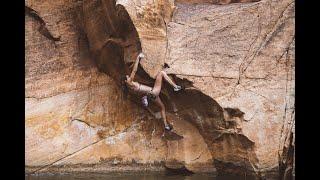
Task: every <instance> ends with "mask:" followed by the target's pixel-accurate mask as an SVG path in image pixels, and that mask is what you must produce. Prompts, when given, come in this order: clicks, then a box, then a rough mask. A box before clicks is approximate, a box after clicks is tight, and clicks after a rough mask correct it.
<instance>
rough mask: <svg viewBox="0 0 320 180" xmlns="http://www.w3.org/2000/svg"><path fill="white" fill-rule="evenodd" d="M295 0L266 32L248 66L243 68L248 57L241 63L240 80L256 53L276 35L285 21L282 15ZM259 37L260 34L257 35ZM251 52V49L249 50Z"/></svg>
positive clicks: (283, 12) (282, 13)
mask: <svg viewBox="0 0 320 180" xmlns="http://www.w3.org/2000/svg"><path fill="white" fill-rule="evenodd" d="M293 3H294V1H292V2H290V3H289V4H288V5H287V6H286V7H285V8H284V10H283V11H282V12H281V13H280V17H279V18H278V19H277V21H276V23H275V24H274V26H273V27H272V28H271V31H270V32H268V33H266V34H265V36H264V38H263V39H264V40H263V41H262V42H261V43H260V45H259V46H258V48H257V50H256V51H255V52H254V53H253V55H252V56H251V58H250V60H249V61H248V62H247V63H246V66H245V67H244V68H242V65H243V64H244V63H245V61H246V59H247V57H245V59H244V60H243V62H242V63H241V64H240V66H239V81H238V83H239V82H240V76H241V75H242V74H243V73H245V71H246V70H247V68H248V67H249V65H250V64H251V63H252V62H253V60H254V59H255V57H256V55H257V54H258V53H259V52H260V51H261V50H262V48H263V47H265V45H266V44H267V43H268V42H269V41H270V39H271V38H272V37H273V36H274V35H273V34H274V33H275V32H276V31H277V28H279V27H281V25H282V24H283V23H285V22H283V21H284V20H285V19H284V20H282V17H283V16H284V14H285V12H286V11H287V10H288V9H289V6H290V5H291V4H293ZM257 37H259V36H257ZM249 52H250V51H249Z"/></svg>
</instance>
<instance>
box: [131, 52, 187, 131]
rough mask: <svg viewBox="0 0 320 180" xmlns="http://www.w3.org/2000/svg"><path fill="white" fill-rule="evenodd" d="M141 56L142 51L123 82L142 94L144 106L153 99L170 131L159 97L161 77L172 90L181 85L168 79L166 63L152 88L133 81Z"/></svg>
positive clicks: (177, 88) (177, 89)
mask: <svg viewBox="0 0 320 180" xmlns="http://www.w3.org/2000/svg"><path fill="white" fill-rule="evenodd" d="M143 58H144V54H143V53H140V54H139V55H138V56H137V59H136V61H135V63H134V66H133V69H132V72H131V74H130V76H129V75H126V78H125V83H126V85H127V87H128V88H130V89H131V90H133V91H134V92H137V93H140V94H142V95H143V97H142V99H141V100H142V104H143V106H144V107H147V106H148V104H149V103H148V100H152V101H154V102H155V103H156V105H157V106H159V107H160V110H161V117H162V119H163V122H164V125H165V129H166V130H168V131H171V130H172V126H171V125H170V124H169V123H168V121H167V119H166V112H165V106H164V104H163V102H162V101H161V99H160V97H159V94H160V91H161V86H162V79H163V78H164V79H165V80H166V81H167V82H168V83H169V84H170V85H171V86H172V87H173V90H174V91H179V90H181V89H182V88H181V86H178V85H177V84H175V83H174V82H173V81H172V80H171V79H170V77H169V76H168V75H167V73H166V72H165V70H166V69H167V68H169V66H168V65H167V64H165V65H164V66H163V69H162V70H161V71H160V72H159V73H158V74H157V76H156V80H155V83H154V86H153V88H152V87H150V86H146V85H144V84H140V83H138V82H135V81H134V80H133V79H134V76H135V74H136V72H137V69H138V65H139V62H140V60H141V59H143Z"/></svg>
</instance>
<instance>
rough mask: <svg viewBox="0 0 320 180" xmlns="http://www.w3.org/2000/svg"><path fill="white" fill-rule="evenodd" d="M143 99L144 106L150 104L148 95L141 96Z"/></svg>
mask: <svg viewBox="0 0 320 180" xmlns="http://www.w3.org/2000/svg"><path fill="white" fill-rule="evenodd" d="M141 100H142V104H143V106H144V107H147V106H148V104H149V103H148V97H147V96H143V97H142V98H141Z"/></svg>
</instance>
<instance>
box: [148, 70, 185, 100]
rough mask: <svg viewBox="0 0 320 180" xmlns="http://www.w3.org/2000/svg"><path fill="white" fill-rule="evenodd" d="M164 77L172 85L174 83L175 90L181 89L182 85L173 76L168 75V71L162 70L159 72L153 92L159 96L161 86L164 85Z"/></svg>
mask: <svg viewBox="0 0 320 180" xmlns="http://www.w3.org/2000/svg"><path fill="white" fill-rule="evenodd" d="M162 78H164V79H165V80H166V81H167V82H168V83H169V84H170V85H172V86H173V87H174V90H175V91H179V90H180V89H181V86H178V85H177V84H176V83H174V82H173V81H172V80H171V78H170V77H169V76H168V75H167V73H166V72H164V71H160V72H159V73H158V74H157V77H156V81H155V83H154V86H153V90H152V92H153V94H154V95H156V96H158V95H159V94H160V91H161V86H162Z"/></svg>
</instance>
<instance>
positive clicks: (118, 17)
mask: <svg viewBox="0 0 320 180" xmlns="http://www.w3.org/2000/svg"><path fill="white" fill-rule="evenodd" d="M25 19H26V25H25V26H26V34H25V37H26V44H25V47H26V64H25V71H26V80H25V83H26V100H25V103H26V123H25V127H26V135H25V138H26V141H25V146H26V165H27V167H28V168H27V170H28V171H29V170H30V172H32V171H35V170H36V171H42V170H46V169H50V168H53V167H60V166H68V167H69V166H70V167H74V168H75V167H91V169H92V167H95V166H97V165H101V164H102V165H109V164H113V165H114V164H117V165H118V164H123V165H124V164H125V165H130V164H138V165H142V166H144V165H149V166H159V167H163V165H164V166H166V167H168V168H181V167H186V168H187V169H188V170H191V171H193V172H203V171H206V172H213V171H216V170H217V171H218V172H220V173H224V172H232V173H243V172H247V173H250V172H251V173H254V174H256V175H257V176H264V174H265V173H266V172H280V173H281V176H284V175H285V176H288V174H291V172H292V168H293V167H292V166H293V165H292V164H293V161H294V159H293V154H294V67H295V64H294V44H295V43H294V38H295V36H294V2H293V1H292V0H281V1H272V0H262V1H258V2H254V1H204V0H203V1H201V0H195V1H189V0H179V1H171V0H157V1H150V0H128V1H125V0H118V1H115V0H83V1H77V0H69V1H66V0H57V1H52V2H51V1H39V0H28V1H27V2H26V18H25ZM109 38H121V39H124V40H127V42H128V44H127V45H125V46H121V45H119V44H116V43H110V42H109V41H108V39H109ZM140 50H142V51H143V52H144V53H145V55H146V60H145V61H144V62H142V65H141V67H140V68H139V70H138V73H137V80H138V81H140V82H143V83H145V84H148V85H152V83H153V78H154V77H155V75H156V73H157V72H158V71H159V69H160V68H161V66H162V65H163V63H164V62H166V63H168V64H169V65H170V67H171V68H170V73H171V74H172V78H174V79H175V81H176V82H178V84H183V85H185V86H186V87H188V88H187V89H186V90H185V91H182V92H178V93H175V92H173V90H172V88H170V87H169V85H167V84H164V89H163V91H162V93H161V97H162V99H164V101H165V104H166V108H167V111H168V112H167V116H168V119H169V121H171V122H172V123H173V126H174V128H175V130H176V132H177V134H179V135H182V136H183V137H184V138H183V139H181V140H175V141H167V140H165V139H163V138H161V137H160V136H161V134H162V132H163V127H162V126H163V125H162V124H161V120H159V119H157V118H156V117H157V113H156V114H152V113H150V112H149V111H147V110H146V109H143V108H142V106H141V105H140V104H139V99H138V97H135V96H133V95H131V94H129V95H128V96H127V97H126V96H125V95H124V93H123V91H122V88H121V83H120V82H121V81H120V78H121V77H122V75H124V74H126V73H128V72H129V71H130V68H129V67H128V66H127V64H129V63H130V62H132V61H133V60H134V59H135V56H136V55H137V53H138V52H139V51H140ZM151 109H152V111H155V112H156V111H158V110H157V109H156V107H154V106H153V105H151ZM92 165H95V166H92ZM82 170H83V169H82Z"/></svg>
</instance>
